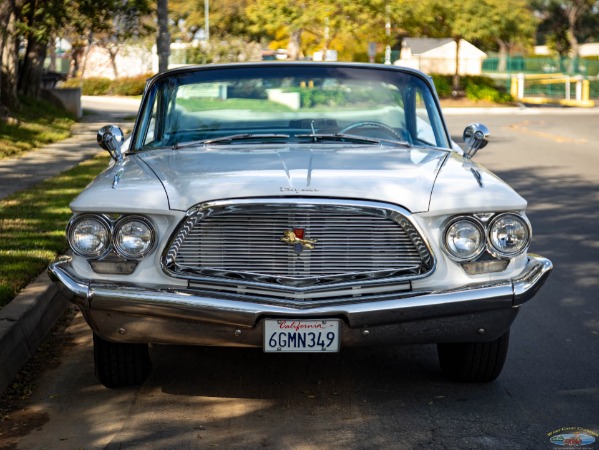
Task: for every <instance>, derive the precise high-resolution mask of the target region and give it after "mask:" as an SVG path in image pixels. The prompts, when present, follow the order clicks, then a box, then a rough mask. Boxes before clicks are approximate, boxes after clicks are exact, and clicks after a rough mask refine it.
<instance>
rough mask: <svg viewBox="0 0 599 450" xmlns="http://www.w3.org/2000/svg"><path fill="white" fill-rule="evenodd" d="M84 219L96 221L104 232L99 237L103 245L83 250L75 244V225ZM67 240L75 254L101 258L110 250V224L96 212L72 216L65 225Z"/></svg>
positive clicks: (78, 224)
mask: <svg viewBox="0 0 599 450" xmlns="http://www.w3.org/2000/svg"><path fill="white" fill-rule="evenodd" d="M85 221H93V222H96V223H97V224H98V225H99V226H100V227H101V229H102V230H103V231H104V233H105V236H104V238H102V239H101V241H103V245H102V246H101V247H100V248H97V249H96V250H94V251H84V250H82V249H81V248H80V247H79V246H77V245H76V242H77V239H76V238H75V233H77V230H78V228H77V227H78V226H80V225H81V224H82V223H83V222H85ZM67 241H68V243H69V246H70V247H71V250H72V251H73V253H75V254H76V255H78V256H82V257H84V258H101V257H102V256H104V255H106V254H107V253H108V252H110V249H111V247H112V226H111V224H110V222H109V221H108V220H107V219H106V217H104V216H101V215H98V214H81V215H79V216H76V217H74V218H73V219H71V221H70V222H69V225H68V227H67Z"/></svg>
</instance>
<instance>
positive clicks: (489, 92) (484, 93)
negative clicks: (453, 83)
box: [462, 76, 512, 103]
mask: <svg viewBox="0 0 599 450" xmlns="http://www.w3.org/2000/svg"><path fill="white" fill-rule="evenodd" d="M462 83H463V85H464V90H465V92H466V97H467V98H468V99H469V100H475V101H481V100H482V101H487V102H492V103H508V102H510V101H512V96H511V95H510V94H508V93H507V92H505V91H504V90H503V89H500V88H498V87H497V86H495V82H494V81H493V79H492V78H489V77H477V76H469V77H464V79H463V80H462Z"/></svg>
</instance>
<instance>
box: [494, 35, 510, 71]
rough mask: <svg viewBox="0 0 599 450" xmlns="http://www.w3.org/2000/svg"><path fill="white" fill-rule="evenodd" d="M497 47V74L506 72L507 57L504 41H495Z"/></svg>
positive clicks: (507, 49) (506, 47)
mask: <svg viewBox="0 0 599 450" xmlns="http://www.w3.org/2000/svg"><path fill="white" fill-rule="evenodd" d="M497 44H498V45H499V64H498V65H497V72H507V58H508V55H509V47H508V44H507V43H506V42H505V41H502V40H501V39H497Z"/></svg>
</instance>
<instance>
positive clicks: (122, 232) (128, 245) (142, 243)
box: [114, 217, 154, 259]
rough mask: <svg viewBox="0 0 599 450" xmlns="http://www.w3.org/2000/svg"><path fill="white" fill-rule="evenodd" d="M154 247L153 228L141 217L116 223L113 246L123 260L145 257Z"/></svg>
mask: <svg viewBox="0 0 599 450" xmlns="http://www.w3.org/2000/svg"><path fill="white" fill-rule="evenodd" d="M153 245H154V228H153V227H152V224H151V223H150V222H149V221H148V220H146V219H144V218H142V217H127V218H125V219H123V220H121V221H120V222H119V223H117V225H116V227H115V230H114V246H115V248H116V250H117V251H118V252H119V253H120V254H121V255H122V256H124V257H125V258H132V259H138V258H143V257H144V256H146V255H147V254H148V253H149V252H150V250H152V247H153Z"/></svg>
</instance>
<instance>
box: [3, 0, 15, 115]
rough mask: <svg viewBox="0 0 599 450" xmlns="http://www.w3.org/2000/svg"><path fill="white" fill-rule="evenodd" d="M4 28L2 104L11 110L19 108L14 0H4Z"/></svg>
mask: <svg viewBox="0 0 599 450" xmlns="http://www.w3.org/2000/svg"><path fill="white" fill-rule="evenodd" d="M0 3H1V5H0V9H1V10H2V13H1V14H2V22H1V23H2V24H3V26H2V28H1V32H0V49H1V50H0V104H2V105H4V106H5V107H7V108H8V109H9V110H14V109H16V108H18V105H19V99H18V96H17V80H18V78H17V77H18V67H19V65H18V53H17V49H18V43H17V39H16V29H15V21H16V15H15V11H16V9H15V8H16V5H15V2H14V0H2V1H1V2H0Z"/></svg>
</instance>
